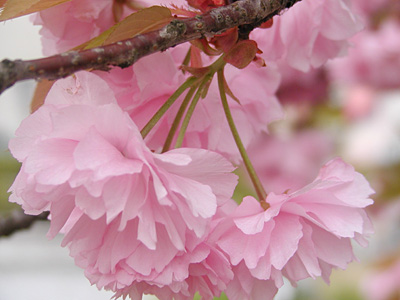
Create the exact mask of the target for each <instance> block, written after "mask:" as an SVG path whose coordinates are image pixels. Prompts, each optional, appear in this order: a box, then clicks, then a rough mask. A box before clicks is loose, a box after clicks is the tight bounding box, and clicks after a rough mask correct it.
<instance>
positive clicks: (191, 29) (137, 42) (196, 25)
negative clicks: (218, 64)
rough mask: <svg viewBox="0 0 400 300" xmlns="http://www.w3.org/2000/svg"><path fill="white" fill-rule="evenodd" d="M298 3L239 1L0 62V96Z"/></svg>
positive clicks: (127, 60) (123, 63)
mask: <svg viewBox="0 0 400 300" xmlns="http://www.w3.org/2000/svg"><path fill="white" fill-rule="evenodd" d="M299 1H301V0H240V1H237V2H234V3H232V4H229V5H227V6H223V7H219V8H215V9H213V10H211V11H209V12H207V13H205V14H203V15H199V16H196V17H195V18H189V19H184V20H173V21H172V22H171V23H169V24H168V25H167V26H165V27H163V28H162V29H160V30H156V31H152V32H148V33H145V34H141V35H137V36H135V37H133V38H131V39H128V40H124V41H120V42H117V43H115V44H110V45H106V46H102V47H97V48H93V49H89V50H83V51H69V52H65V53H62V54H60V55H54V56H51V57H47V58H42V59H36V60H27V61H23V60H14V61H10V60H7V59H5V60H3V61H1V62H0V94H1V93H2V92H3V91H4V90H5V89H7V88H9V87H10V86H12V85H14V84H15V83H16V82H17V81H21V80H25V79H41V78H46V79H50V80H54V79H58V78H63V77H66V76H68V75H71V74H73V73H74V72H77V71H79V70H85V69H95V70H108V69H109V66H119V67H121V68H125V67H128V66H130V65H132V64H134V63H135V62H136V61H137V60H138V59H140V58H142V57H144V56H147V55H149V54H152V53H155V52H158V51H164V50H166V49H168V48H170V47H174V46H176V45H178V44H182V43H184V42H187V41H191V40H194V39H198V38H202V37H204V36H214V35H216V34H219V33H221V32H223V31H225V30H227V29H229V28H233V27H236V26H240V25H246V24H255V25H256V26H258V25H259V24H260V23H261V22H263V21H266V20H268V19H270V18H272V17H273V16H275V15H277V14H279V13H280V12H281V11H282V10H284V9H286V8H289V7H291V6H293V5H294V4H295V3H296V2H299Z"/></svg>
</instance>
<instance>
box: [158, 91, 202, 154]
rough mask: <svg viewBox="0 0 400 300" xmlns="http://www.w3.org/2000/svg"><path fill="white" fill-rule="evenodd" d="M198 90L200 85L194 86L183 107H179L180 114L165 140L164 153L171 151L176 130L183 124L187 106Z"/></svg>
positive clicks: (177, 115)
mask: <svg viewBox="0 0 400 300" xmlns="http://www.w3.org/2000/svg"><path fill="white" fill-rule="evenodd" d="M197 88H198V85H193V86H192V87H191V88H190V90H189V92H188V93H187V94H186V97H185V99H184V100H183V102H182V104H181V106H180V107H179V110H178V113H177V114H176V116H175V119H174V122H173V123H172V125H171V129H170V130H169V132H168V136H167V139H166V140H165V143H164V147H163V149H162V152H166V151H168V150H169V148H170V147H171V144H172V140H173V139H174V136H175V133H176V130H177V129H178V126H179V124H180V123H181V120H182V117H183V114H184V113H185V111H186V108H187V106H188V105H189V102H190V100H191V99H192V97H193V94H194V92H195V91H196V89H197Z"/></svg>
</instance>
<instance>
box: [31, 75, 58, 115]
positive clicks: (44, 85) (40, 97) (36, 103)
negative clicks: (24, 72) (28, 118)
mask: <svg viewBox="0 0 400 300" xmlns="http://www.w3.org/2000/svg"><path fill="white" fill-rule="evenodd" d="M54 83H55V81H50V80H47V79H42V80H41V81H39V82H38V84H37V85H36V89H35V93H34V94H33V97H32V102H31V113H33V112H35V111H36V110H37V109H39V107H41V106H42V105H43V103H44V99H46V96H47V94H48V93H49V91H50V89H51V87H52V86H53V84H54Z"/></svg>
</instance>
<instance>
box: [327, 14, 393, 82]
mask: <svg viewBox="0 0 400 300" xmlns="http://www.w3.org/2000/svg"><path fill="white" fill-rule="evenodd" d="M399 31H400V22H397V21H393V20H392V21H387V22H385V23H383V24H382V26H381V27H380V28H379V29H378V30H374V31H372V30H367V31H363V32H361V33H359V34H357V35H356V36H355V37H354V38H352V39H351V42H352V43H353V44H354V46H353V47H352V48H351V49H350V50H349V55H348V56H347V57H344V58H340V59H337V60H334V61H332V63H331V64H329V67H330V70H331V73H332V77H333V79H336V80H338V81H339V82H343V83H345V84H358V85H371V86H372V87H375V88H397V87H399V86H400V39H399Z"/></svg>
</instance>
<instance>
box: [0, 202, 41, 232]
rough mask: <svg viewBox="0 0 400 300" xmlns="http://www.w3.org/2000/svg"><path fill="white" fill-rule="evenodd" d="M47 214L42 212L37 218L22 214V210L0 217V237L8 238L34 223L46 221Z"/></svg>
mask: <svg viewBox="0 0 400 300" xmlns="http://www.w3.org/2000/svg"><path fill="white" fill-rule="evenodd" d="M48 215H49V213H48V212H44V213H41V214H40V215H38V216H30V215H26V214H24V212H23V211H22V210H19V209H17V210H14V211H13V212H12V213H11V215H10V216H8V217H0V237H2V236H9V235H11V234H13V233H14V232H16V231H18V230H21V229H26V228H29V227H30V226H31V225H32V224H33V223H34V222H35V221H38V220H47V217H48Z"/></svg>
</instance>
